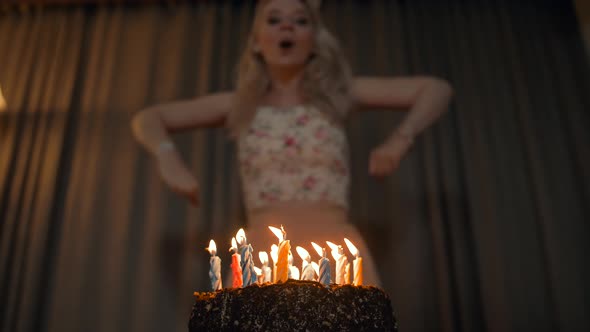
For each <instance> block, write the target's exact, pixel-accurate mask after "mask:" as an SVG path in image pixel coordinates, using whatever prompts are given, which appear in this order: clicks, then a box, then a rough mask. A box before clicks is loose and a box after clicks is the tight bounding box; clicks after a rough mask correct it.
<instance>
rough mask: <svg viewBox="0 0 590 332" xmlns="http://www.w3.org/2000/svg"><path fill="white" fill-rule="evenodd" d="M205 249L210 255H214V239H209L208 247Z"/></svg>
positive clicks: (215, 248) (215, 250) (215, 251)
mask: <svg viewBox="0 0 590 332" xmlns="http://www.w3.org/2000/svg"><path fill="white" fill-rule="evenodd" d="M205 249H206V250H207V251H209V252H210V253H211V255H213V256H215V253H217V246H216V245H215V241H213V240H211V241H209V247H208V248H205Z"/></svg>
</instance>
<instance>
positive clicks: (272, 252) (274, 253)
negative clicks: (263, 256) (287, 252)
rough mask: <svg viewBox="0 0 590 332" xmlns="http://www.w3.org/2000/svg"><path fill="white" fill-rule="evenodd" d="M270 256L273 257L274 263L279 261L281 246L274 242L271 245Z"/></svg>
mask: <svg viewBox="0 0 590 332" xmlns="http://www.w3.org/2000/svg"><path fill="white" fill-rule="evenodd" d="M270 258H272V261H273V263H275V264H276V263H277V261H278V260H279V246H277V245H276V244H273V245H272V246H270Z"/></svg>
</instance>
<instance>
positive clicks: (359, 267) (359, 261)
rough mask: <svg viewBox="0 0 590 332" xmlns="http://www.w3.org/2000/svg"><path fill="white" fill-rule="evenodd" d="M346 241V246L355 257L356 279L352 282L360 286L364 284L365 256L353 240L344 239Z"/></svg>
mask: <svg viewBox="0 0 590 332" xmlns="http://www.w3.org/2000/svg"><path fill="white" fill-rule="evenodd" d="M344 242H346V246H347V247H348V250H350V253H351V254H352V255H353V256H354V257H355V259H354V261H353V264H354V280H353V282H352V284H353V285H355V286H360V285H362V284H363V258H362V257H361V256H360V253H359V250H358V249H357V248H356V246H355V245H354V244H352V242H350V241H349V240H348V239H346V238H345V239H344Z"/></svg>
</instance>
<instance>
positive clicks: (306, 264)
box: [295, 246, 315, 280]
mask: <svg viewBox="0 0 590 332" xmlns="http://www.w3.org/2000/svg"><path fill="white" fill-rule="evenodd" d="M295 249H296V250H297V253H298V254H299V257H301V259H302V260H303V264H302V265H301V271H302V272H301V280H314V279H315V271H314V269H313V266H312V265H311V256H310V255H309V252H308V251H307V250H305V248H303V247H299V246H298V247H296V248H295Z"/></svg>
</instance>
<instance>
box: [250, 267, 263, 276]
mask: <svg viewBox="0 0 590 332" xmlns="http://www.w3.org/2000/svg"><path fill="white" fill-rule="evenodd" d="M252 267H253V268H254V272H256V275H257V276H261V275H262V269H260V268H257V267H256V266H252Z"/></svg>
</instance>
